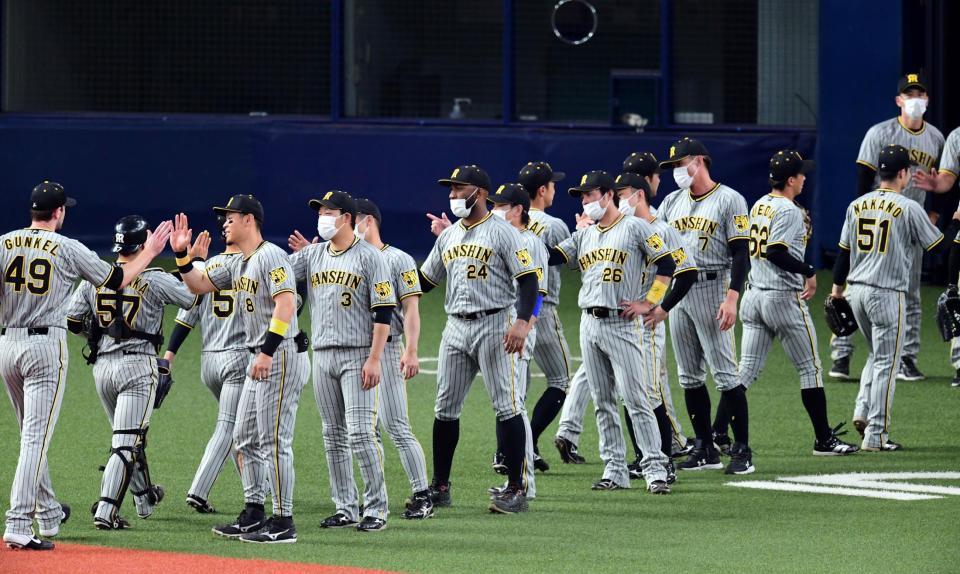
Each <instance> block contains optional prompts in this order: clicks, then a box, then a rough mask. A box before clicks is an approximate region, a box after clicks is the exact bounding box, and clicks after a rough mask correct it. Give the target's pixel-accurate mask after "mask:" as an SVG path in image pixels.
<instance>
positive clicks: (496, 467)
mask: <svg viewBox="0 0 960 574" xmlns="http://www.w3.org/2000/svg"><path fill="white" fill-rule="evenodd" d="M504 460H505V457H504V456H503V453H502V452H500V451H499V450H498V451H497V452H495V453H493V464H492V465H491V466H492V467H493V472H495V473H497V474H503V475H506V474H507V472H508V469H507V464H506V463H505V462H504Z"/></svg>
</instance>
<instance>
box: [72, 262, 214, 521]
mask: <svg viewBox="0 0 960 574" xmlns="http://www.w3.org/2000/svg"><path fill="white" fill-rule="evenodd" d="M196 301H197V297H196V296H195V295H193V294H192V293H190V291H189V290H188V289H187V288H186V286H185V285H184V284H183V283H181V282H180V281H179V280H177V279H176V278H175V277H174V276H173V275H171V274H169V273H167V272H165V271H164V270H163V269H159V268H152V269H146V270H144V271H143V272H142V273H140V275H138V276H137V277H136V278H135V279H134V280H133V281H131V282H130V284H129V285H127V286H126V287H124V288H123V289H122V290H121V291H113V290H111V289H106V288H103V287H100V288H98V287H94V286H93V285H92V284H91V283H89V282H86V281H85V282H83V283H81V284H80V286H79V287H77V290H76V292H75V293H74V295H73V298H72V299H71V301H70V307H69V309H68V311H67V316H68V317H70V318H71V319H74V320H80V321H85V320H87V319H88V318H91V319H92V320H95V321H98V322H99V324H100V326H101V327H102V328H104V329H106V328H107V326H108V325H109V324H110V322H111V321H112V320H113V319H114V317H123V319H124V321H126V323H127V325H129V326H130V328H131V329H133V330H136V331H145V332H148V333H162V332H163V311H164V307H165V306H166V305H177V306H178V307H180V308H181V309H189V308H191V307H193V306H194V304H195V303H196ZM156 356H157V348H156V347H155V346H154V345H153V343H151V342H149V341H145V340H143V339H125V340H117V339H114V338H113V337H111V336H110V335H107V334H104V335H103V337H102V338H101V340H100V354H99V356H98V359H97V362H96V364H95V365H94V367H93V380H94V382H95V383H96V386H97V395H99V396H100V402H101V404H103V409H104V411H106V413H107V420H108V421H110V425H111V427H112V428H113V439H112V442H111V448H114V449H118V448H122V447H128V448H130V447H133V448H143V447H144V446H145V435H146V430H147V429H148V428H149V426H150V415H151V414H152V413H153V401H154V398H155V396H156V390H157V361H156ZM122 431H142V432H143V433H144V434H143V435H138V434H135V433H131V432H122ZM121 456H122V457H124V458H125V459H127V460H132V458H131V455H130V454H129V453H125V454H119V455H118V454H113V455H112V456H110V458H109V460H108V461H107V464H106V468H105V469H104V471H103V479H102V481H101V484H100V496H101V498H110V499H113V500H121V499H122V497H123V495H124V492H123V487H124V486H125V485H124V478H125V475H126V474H127V472H128V470H127V468H126V467H125V465H124V463H123V461H122V460H121V459H120V457H121ZM129 480H130V482H129V486H130V490H131V492H133V493H134V503H135V504H136V507H137V514H138V515H140V516H149V515H150V514H151V513H152V512H153V505H152V504H151V503H150V499H149V498H148V497H147V496H146V495H137V494H136V493H138V492H144V491H146V489H147V488H148V487H150V486H151V483H150V477H149V475H148V474H146V473H145V472H144V469H143V467H142V466H140V465H136V467H135V470H134V472H133V474H132V476H130V479H129ZM119 510H120V509H119V508H117V507H116V506H115V505H114V504H111V503H109V502H106V501H104V500H101V501H100V504H99V505H98V506H97V512H96V515H95V516H96V517H97V518H102V519H104V520H108V521H112V520H113V519H114V518H115V517H116V514H117V513H118V512H119Z"/></svg>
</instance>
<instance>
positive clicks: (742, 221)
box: [733, 215, 750, 231]
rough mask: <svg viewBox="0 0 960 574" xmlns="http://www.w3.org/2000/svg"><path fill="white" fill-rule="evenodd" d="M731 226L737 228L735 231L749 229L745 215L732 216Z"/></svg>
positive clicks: (748, 222)
mask: <svg viewBox="0 0 960 574" xmlns="http://www.w3.org/2000/svg"><path fill="white" fill-rule="evenodd" d="M733 226H734V227H736V228H737V231H746V230H747V228H748V227H750V218H749V217H747V216H746V215H734V216H733Z"/></svg>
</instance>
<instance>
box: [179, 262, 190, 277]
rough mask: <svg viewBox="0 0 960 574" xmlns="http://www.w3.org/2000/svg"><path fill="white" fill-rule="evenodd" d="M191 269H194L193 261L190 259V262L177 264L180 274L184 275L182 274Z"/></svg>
mask: <svg viewBox="0 0 960 574" xmlns="http://www.w3.org/2000/svg"><path fill="white" fill-rule="evenodd" d="M193 270H194V267H193V261H191V262H190V263H187V264H186V265H178V266H177V271H179V272H180V275H184V274H186V273H190V272H191V271H193Z"/></svg>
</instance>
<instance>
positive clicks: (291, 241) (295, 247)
mask: <svg viewBox="0 0 960 574" xmlns="http://www.w3.org/2000/svg"><path fill="white" fill-rule="evenodd" d="M318 241H320V238H319V237H314V238H313V241H307V238H306V237H304V236H303V235H302V234H301V233H300V232H299V231H297V230H296V229H294V230H293V233H292V234H291V235H290V237H288V238H287V247H289V248H290V251H293V252H294V253H296V252H297V251H300V250H301V249H303V248H304V247H306V246H307V245H310V244H311V243H316V242H318Z"/></svg>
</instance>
